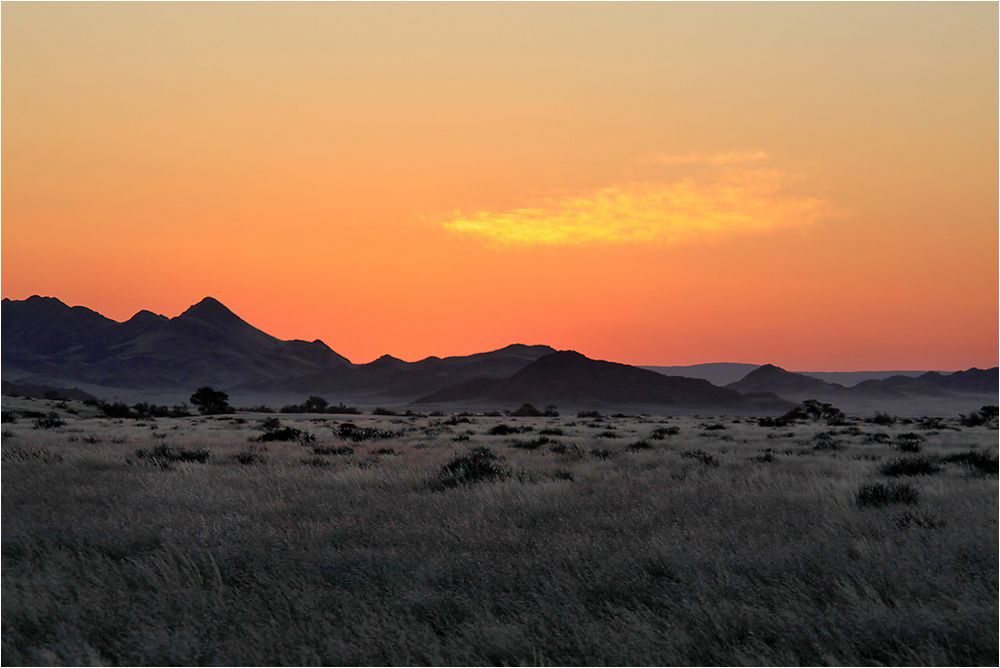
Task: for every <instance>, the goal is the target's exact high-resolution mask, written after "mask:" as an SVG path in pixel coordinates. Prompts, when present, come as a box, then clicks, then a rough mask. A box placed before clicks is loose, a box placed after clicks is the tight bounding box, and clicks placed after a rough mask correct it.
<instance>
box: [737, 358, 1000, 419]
mask: <svg viewBox="0 0 1000 668" xmlns="http://www.w3.org/2000/svg"><path fill="white" fill-rule="evenodd" d="M998 384H1000V375H998V369H997V367H993V368H990V369H968V370H966V371H956V372H954V373H950V374H942V373H938V372H936V371H928V372H926V373H923V374H920V375H919V376H901V375H900V376H890V377H888V378H883V379H873V380H865V381H863V382H861V383H858V384H857V385H854V386H852V387H844V386H842V385H838V384H836V383H828V382H826V381H824V380H820V379H818V378H813V377H811V376H807V375H805V374H801V373H794V372H790V371H785V370H784V369H782V368H781V367H778V366H775V365H773V364H765V365H763V366H761V367H758V368H756V369H754V370H753V371H751V372H750V373H748V374H747V375H746V376H745V377H743V378H741V379H740V380H738V381H736V382H734V383H730V384H729V385H727V386H726V387H728V388H730V389H734V390H738V391H740V392H773V393H775V394H778V395H780V396H782V397H785V398H788V399H793V400H796V401H798V400H802V399H824V400H828V401H832V402H834V403H836V405H838V406H839V407H841V408H844V409H847V410H851V411H854V412H873V411H874V410H876V409H881V410H897V411H900V412H904V413H908V414H920V413H925V414H940V413H947V412H954V411H956V410H970V409H972V408H975V407H977V406H979V405H983V404H996V403H997V394H998Z"/></svg>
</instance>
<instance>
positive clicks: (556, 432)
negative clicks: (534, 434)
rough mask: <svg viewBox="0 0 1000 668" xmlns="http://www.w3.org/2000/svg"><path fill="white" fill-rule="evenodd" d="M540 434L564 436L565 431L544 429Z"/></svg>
mask: <svg viewBox="0 0 1000 668" xmlns="http://www.w3.org/2000/svg"><path fill="white" fill-rule="evenodd" d="M538 433H539V434H540V435H542V436H562V435H563V430H562V429H559V428H558V427H556V428H553V429H543V430H541V431H540V432H538Z"/></svg>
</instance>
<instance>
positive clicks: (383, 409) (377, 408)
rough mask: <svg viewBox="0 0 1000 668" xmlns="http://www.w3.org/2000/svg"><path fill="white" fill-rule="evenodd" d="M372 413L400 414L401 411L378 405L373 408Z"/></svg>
mask: <svg viewBox="0 0 1000 668" xmlns="http://www.w3.org/2000/svg"><path fill="white" fill-rule="evenodd" d="M372 415H399V413H397V412H396V411H394V410H390V409H388V408H382V407H381V406H376V407H375V408H374V409H373V410H372Z"/></svg>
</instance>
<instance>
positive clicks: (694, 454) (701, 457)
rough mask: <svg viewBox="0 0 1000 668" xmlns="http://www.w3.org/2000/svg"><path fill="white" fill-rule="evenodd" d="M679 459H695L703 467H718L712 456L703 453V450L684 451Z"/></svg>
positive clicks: (717, 461) (717, 462)
mask: <svg viewBox="0 0 1000 668" xmlns="http://www.w3.org/2000/svg"><path fill="white" fill-rule="evenodd" d="M681 457H684V458H685V459H697V460H698V461H699V462H701V463H702V464H704V465H705V466H718V465H719V460H718V459H717V458H716V457H715V456H714V455H712V454H710V453H708V452H705V451H704V450H684V451H682V452H681Z"/></svg>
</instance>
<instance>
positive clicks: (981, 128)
mask: <svg viewBox="0 0 1000 668" xmlns="http://www.w3.org/2000/svg"><path fill="white" fill-rule="evenodd" d="M2 14H3V16H2V18H3V26H2V30H3V35H2V37H3V43H2V57H3V61H2V67H3V90H2V103H3V109H2V114H3V118H2V121H3V122H2V132H3V136H2V140H3V156H2V163H3V164H2V166H3V204H2V215H3V225H2V227H3V232H2V242H3V244H2V260H3V261H2V282H3V285H2V288H3V290H2V291H3V295H4V296H5V297H11V298H24V297H27V296H29V295H32V294H44V295H52V296H57V297H59V298H61V299H62V300H64V301H66V302H68V303H70V304H83V305H87V306H89V307H91V308H94V309H96V310H99V311H101V312H102V313H104V314H105V315H108V316H109V317H113V318H116V319H126V318H128V317H129V316H131V315H132V314H133V313H134V312H135V311H137V310H139V309H140V308H148V309H150V310H153V311H156V312H160V313H164V314H166V315H176V314H177V313H179V312H180V311H182V310H183V309H184V308H185V307H187V306H188V305H190V304H192V303H194V302H196V301H198V300H199V299H200V298H201V297H203V296H205V295H212V296H214V297H216V298H218V299H220V300H221V301H223V302H224V303H226V304H227V305H228V306H229V307H230V308H232V309H233V310H234V311H236V312H237V313H238V314H240V315H241V316H243V317H244V318H245V319H246V320H248V321H249V322H251V323H253V324H255V325H256V326H259V327H261V328H262V329H264V330H266V331H268V332H270V333H272V334H275V335H277V336H280V337H282V338H306V339H313V338H322V339H323V340H324V341H326V342H327V343H328V344H329V345H330V346H331V347H333V348H334V349H336V350H337V351H339V352H341V353H342V354H345V355H347V356H348V357H350V358H351V359H352V360H354V361H358V362H363V361H368V360H370V359H373V358H374V357H376V356H378V355H380V354H382V353H391V354H394V355H396V356H399V357H403V358H404V359H417V358H420V357H423V356H426V355H431V354H437V355H448V354H466V353H471V352H476V351H482V350H486V349H491V348H497V347H500V346H503V345H506V344H508V343H511V342H515V341H517V342H525V343H548V344H550V345H553V346H556V347H559V348H574V349H577V350H580V351H581V352H583V353H585V354H587V355H590V356H593V357H599V358H604V359H614V360H617V361H623V362H629V363H638V364H688V363H698V362H710V361H723V360H728V361H745V362H757V363H763V362H774V363H777V364H780V365H782V366H785V367H788V368H793V369H829V370H844V369H861V368H891V369H900V368H940V369H956V368H966V367H969V366H973V365H976V366H992V365H995V364H997V346H998V331H997V322H998V308H997V304H998V280H997V276H998V267H997V247H998V236H997V229H998V228H997V221H998V204H997V183H998V166H997V145H998V133H997V117H998V90H997V89H998V87H997V80H998V71H997V59H998V51H997V41H998V40H997V21H998V16H997V4H995V3H981V4H952V3H946V4H929V3H926V4H925V3H921V4H903V3H893V4H867V3H864V4H857V3H851V4H838V5H831V4H818V3H816V4H814V3H809V4H788V3H775V4H766V5H753V4H744V3H740V4H738V5H729V4H716V3H710V4H678V5H659V4H637V5H605V4H587V5H576V4H553V5H526V4H509V5H502V6H501V5H489V4H473V5H453V4H447V5H442V4H433V5H429V4H419V5H391V4H381V3H380V4H377V5H357V4H312V3H308V4H285V3H281V4H231V3H224V4H190V3H176V4H174V3H171V4H157V3H136V4H121V3H110V4H94V3H80V4H71V5H67V4H59V3H37V4H22V3H13V4H12V3H5V4H4V5H3V7H2Z"/></svg>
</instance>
